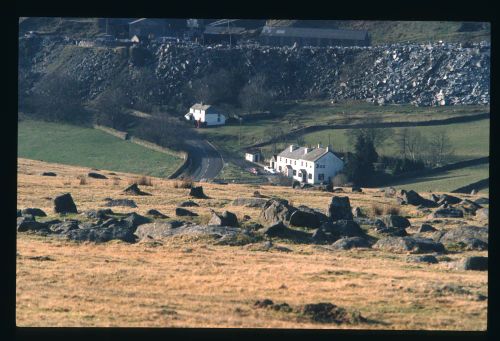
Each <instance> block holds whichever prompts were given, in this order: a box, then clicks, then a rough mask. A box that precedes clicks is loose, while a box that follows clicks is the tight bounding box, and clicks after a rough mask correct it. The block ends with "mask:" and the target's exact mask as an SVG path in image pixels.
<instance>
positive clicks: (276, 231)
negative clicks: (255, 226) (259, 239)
mask: <svg viewBox="0 0 500 341" xmlns="http://www.w3.org/2000/svg"><path fill="white" fill-rule="evenodd" d="M259 233H262V234H264V235H266V236H268V237H278V238H285V239H308V238H310V234H309V233H306V232H303V231H297V230H292V229H290V228H288V227H286V226H285V224H283V222H282V221H279V222H277V223H275V224H273V225H271V226H268V227H264V228H262V229H260V230H259Z"/></svg>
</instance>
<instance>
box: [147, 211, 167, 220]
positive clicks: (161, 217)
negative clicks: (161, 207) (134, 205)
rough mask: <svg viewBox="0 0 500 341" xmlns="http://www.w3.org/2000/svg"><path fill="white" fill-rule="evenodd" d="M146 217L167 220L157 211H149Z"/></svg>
mask: <svg viewBox="0 0 500 341" xmlns="http://www.w3.org/2000/svg"><path fill="white" fill-rule="evenodd" d="M146 215H149V216H152V217H153V218H155V219H165V218H168V216H166V215H165V214H163V213H161V212H160V211H158V210H155V209H150V210H148V211H147V212H146Z"/></svg>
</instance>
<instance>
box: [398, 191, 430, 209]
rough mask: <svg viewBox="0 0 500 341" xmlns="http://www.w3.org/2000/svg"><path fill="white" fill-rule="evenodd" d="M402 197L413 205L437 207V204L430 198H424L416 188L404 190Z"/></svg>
mask: <svg viewBox="0 0 500 341" xmlns="http://www.w3.org/2000/svg"><path fill="white" fill-rule="evenodd" d="M401 196H402V199H403V200H404V201H405V202H406V203H407V204H409V205H413V206H419V205H422V206H425V207H436V206H437V204H436V203H435V202H434V201H432V200H429V199H425V198H422V197H421V196H420V195H419V194H418V193H417V192H415V191H414V190H409V191H406V190H402V191H401Z"/></svg>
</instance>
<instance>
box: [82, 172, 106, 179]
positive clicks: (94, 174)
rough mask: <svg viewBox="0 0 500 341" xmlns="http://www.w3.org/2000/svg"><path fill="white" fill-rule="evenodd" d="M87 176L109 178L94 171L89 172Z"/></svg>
mask: <svg viewBox="0 0 500 341" xmlns="http://www.w3.org/2000/svg"><path fill="white" fill-rule="evenodd" d="M87 176H88V177H89V178H94V179H107V178H108V177H107V176H106V175H103V174H99V173H94V172H90V173H88V174H87Z"/></svg>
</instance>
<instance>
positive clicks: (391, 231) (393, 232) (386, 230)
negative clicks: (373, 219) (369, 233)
mask: <svg viewBox="0 0 500 341" xmlns="http://www.w3.org/2000/svg"><path fill="white" fill-rule="evenodd" d="M375 231H376V232H377V233H378V234H384V235H387V236H392V237H404V236H407V235H408V233H407V232H406V229H405V228H404V227H376V228H375Z"/></svg>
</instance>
